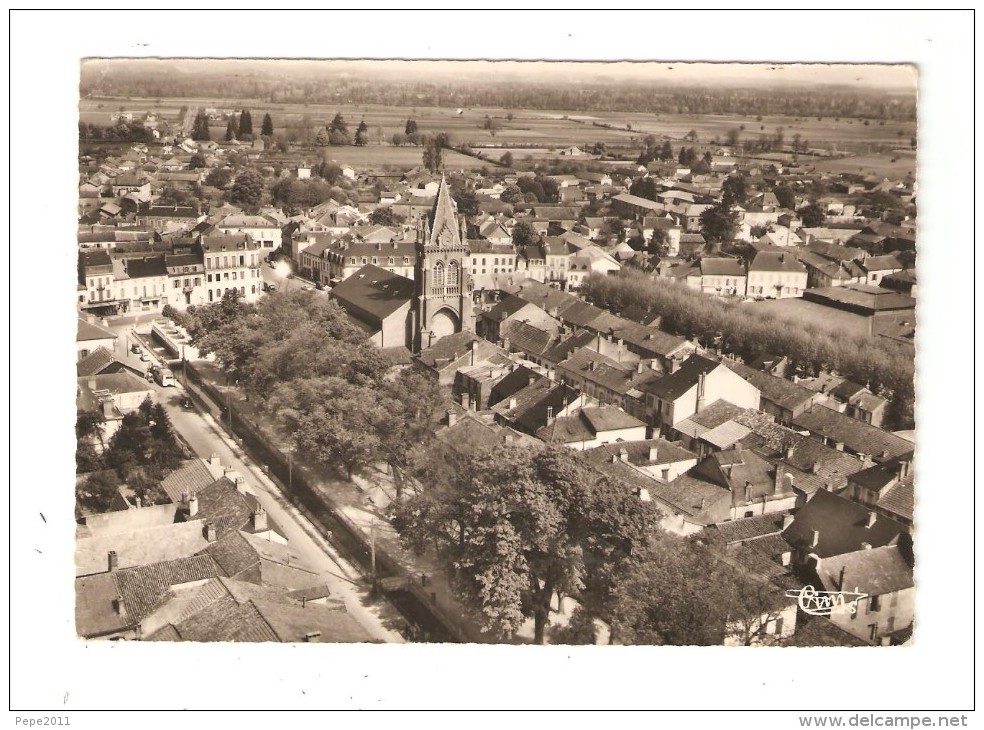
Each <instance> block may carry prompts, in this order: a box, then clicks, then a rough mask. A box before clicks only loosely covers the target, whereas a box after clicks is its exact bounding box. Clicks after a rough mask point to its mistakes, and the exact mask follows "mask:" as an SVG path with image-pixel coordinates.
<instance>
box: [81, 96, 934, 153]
mask: <svg viewBox="0 0 984 730" xmlns="http://www.w3.org/2000/svg"><path fill="white" fill-rule="evenodd" d="M182 105H187V106H190V107H195V106H200V107H209V108H219V109H229V110H233V109H234V110H241V109H249V110H250V113H251V115H252V117H253V124H254V127H258V126H259V124H260V122H261V121H262V119H263V115H264V114H265V113H267V112H269V113H270V115H271V117H272V119H273V124H274V128H275V130H279V131H282V130H283V129H284V128H285V127H286V126H287V124H288V123H293V124H298V123H300V121H301V120H302V118H303V117H305V116H307V117H308V119H309V121H310V123H311V125H312V126H313V127H314V128H317V127H319V126H322V125H324V124H327V123H328V122H330V121H331V119H332V117H334V115H335V114H336V113H338V112H340V113H341V114H342V115H343V116H344V117H345V119H346V121H347V122H348V125H349V129H350V131H351V132H352V133H354V131H355V127H356V126H358V124H359V122H360V120H362V119H365V121H366V124H367V125H368V126H369V137H370V139H371V140H373V141H376V140H377V139H379V138H381V139H382V140H384V141H388V140H389V139H390V138H391V137H392V136H393V134H394V133H396V132H401V133H402V132H403V130H404V124H405V123H406V120H407V119H408V118H412V119H414V120H415V121H416V122H417V124H418V127H419V129H420V131H421V132H422V133H428V132H431V133H433V132H441V131H444V132H448V133H449V134H450V135H451V137H452V141H453V142H455V143H459V144H460V143H464V144H469V145H472V146H480V145H481V146H484V145H489V146H502V147H520V148H521V147H527V146H529V147H544V146H556V147H565V146H570V145H577V146H579V147H584V146H588V145H592V144H594V143H595V142H604V143H606V144H608V145H612V144H615V145H632V146H638V145H640V142H641V138H642V137H644V136H646V135H649V134H653V135H656V136H657V137H669V138H670V139H671V140H673V141H674V142H682V141H683V138H684V136H685V135H687V133H688V132H690V130H691V129H692V130H694V131H696V132H697V137H698V143H710V142H711V141H712V140H713V139H714V138H715V137H717V138H719V139H720V140H724V139H725V138H726V136H727V134H728V131H729V130H732V129H737V128H739V127H740V126H744V127H745V129H744V130H743V131H741V132H740V139H742V140H745V141H755V140H757V139H758V138H759V135H761V134H770V135H771V134H773V133H774V132H775V130H776V128H777V127H779V126H781V127H783V130H784V136H785V140H786V141H787V143H791V142H792V138H793V135H794V134H799V135H801V137H802V139H803V140H806V141H808V142H809V144H810V146H811V147H815V148H827V149H836V150H839V151H842V152H855V153H868V152H870V151H871V150H872V148H877V147H878V146H889V147H895V146H899V145H908V143H909V140H910V138H911V137H912V136H913V134H914V133H915V124H914V123H901V122H885V123H884V125H882V124H881V123H879V122H875V121H872V122H870V123H869V125H868V126H865V124H864V123H863V122H862V121H861V120H858V119H846V118H844V119H840V120H839V121H838V120H835V119H833V118H826V117H825V118H824V119H823V120H822V121H818V120H817V119H816V118H815V117H813V118H806V119H804V118H799V119H797V118H793V117H782V116H772V117H764V118H763V119H762V120H761V121H757V120H756V118H754V117H750V116H740V115H734V116H715V115H707V116H696V115H682V114H672V115H656V114H624V113H614V112H610V113H609V112H598V113H591V114H586V113H578V112H565V111H563V110H557V111H529V110H521V109H513V110H508V109H493V108H469V109H462V110H458V109H457V108H451V107H389V106H379V105H355V106H353V105H348V106H341V105H339V106H330V105H316V104H312V105H307V104H282V105H276V106H274V105H271V104H270V103H269V102H258V101H255V100H253V101H251V100H245V99H222V100H215V99H163V100H158V99H127V100H121V99H89V98H87V99H83V100H82V101H81V102H80V118H81V119H82V121H86V122H90V123H95V124H110V123H111V122H110V115H111V114H112V113H113V112H114V111H116V110H118V109H120V108H125V109H126V110H127V111H132V112H134V113H135V114H140V115H142V114H143V113H145V112H147V111H151V110H153V111H157V112H159V113H161V114H163V115H164V116H165V117H166V118H168V119H175V118H176V117H177V115H178V110H179V108H180V107H181V106H182ZM459 111H460V113H459ZM510 114H511V115H512V119H508V118H507V117H508V115H510ZM486 115H488V116H489V117H491V118H492V119H493V121H494V124H495V126H496V127H497V129H496V130H495V133H494V134H492V133H491V132H490V131H489V130H486V129H483V125H484V123H485V117H486ZM595 122H597V123H599V124H611V125H615V126H617V127H619V129H610V128H607V127H597V126H594V123H595ZM627 125H631V131H628V130H626V129H625V127H626V126H627ZM763 128H764V129H763ZM224 132H225V124H224V123H221V124H220V123H217V124H215V125H214V126H213V136H216V137H218V136H220V135H222V134H224Z"/></svg>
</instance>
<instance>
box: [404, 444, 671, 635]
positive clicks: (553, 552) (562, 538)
mask: <svg viewBox="0 0 984 730" xmlns="http://www.w3.org/2000/svg"><path fill="white" fill-rule="evenodd" d="M395 525H396V527H397V529H398V530H399V531H400V534H401V537H402V538H403V539H404V541H405V542H406V544H407V545H408V546H409V547H411V548H412V549H414V550H415V551H417V552H423V551H424V550H425V549H426V548H427V547H429V546H434V547H435V548H436V552H437V555H438V557H439V559H440V560H441V561H442V562H443V563H444V564H446V565H447V566H448V569H449V572H450V576H451V582H452V585H453V587H454V589H455V591H456V592H457V594H458V595H459V596H460V597H461V598H462V600H464V601H465V602H466V603H468V604H470V605H472V606H474V607H475V608H477V609H479V610H480V611H481V612H482V615H483V617H484V619H485V629H486V630H487V631H490V632H494V633H497V634H499V635H500V636H509V635H512V634H514V633H515V632H516V631H517V630H518V629H519V628H520V626H521V625H522V624H523V623H524V621H525V620H526V619H527V618H532V619H533V622H534V641H535V642H536V643H538V644H542V643H545V640H546V629H547V626H548V623H549V615H550V605H551V602H552V599H553V597H554V596H555V595H556V596H560V597H563V596H565V595H572V594H577V593H580V592H581V591H584V590H590V588H589V586H592V585H603V584H605V583H606V582H607V579H606V576H607V575H608V574H611V573H612V572H613V566H617V565H618V564H620V562H622V561H624V560H626V559H627V557H628V556H629V555H631V554H632V552H633V550H634V549H636V547H637V546H638V545H640V544H641V542H642V540H643V539H644V536H645V534H646V532H647V531H648V530H650V529H652V527H653V512H652V511H651V510H650V509H649V505H648V504H647V503H640V502H639V500H638V499H637V498H636V497H635V496H633V495H632V494H631V492H629V491H628V490H626V489H624V488H623V487H621V486H620V485H615V484H612V483H610V482H609V480H607V479H605V478H601V479H599V478H598V473H597V472H595V471H594V470H593V469H592V468H591V467H590V466H589V465H588V464H587V463H586V462H585V461H584V459H583V457H581V456H580V455H578V454H576V453H574V452H572V451H570V450H568V449H565V448H563V447H547V448H545V449H543V450H539V451H535V450H530V449H523V448H506V449H497V450H495V451H485V452H481V453H479V454H476V455H475V456H474V457H472V458H471V459H469V460H468V462H467V468H466V469H464V470H461V471H459V472H458V473H457V476H456V477H454V478H453V480H452V481H451V483H449V484H446V485H442V486H441V487H439V488H438V489H436V490H434V491H430V490H429V491H428V492H424V493H423V494H419V495H417V496H415V497H413V498H411V499H409V500H407V501H406V502H405V503H404V504H403V505H401V507H400V508H399V510H398V514H397V518H396V520H395ZM615 570H616V572H617V568H616V569H615Z"/></svg>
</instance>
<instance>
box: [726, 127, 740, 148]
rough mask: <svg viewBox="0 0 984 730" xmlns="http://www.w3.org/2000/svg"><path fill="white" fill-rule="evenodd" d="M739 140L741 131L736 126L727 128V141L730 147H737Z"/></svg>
mask: <svg viewBox="0 0 984 730" xmlns="http://www.w3.org/2000/svg"><path fill="white" fill-rule="evenodd" d="M740 141H741V132H740V131H739V130H738V128H737V127H732V128H731V129H729V130H728V136H727V142H728V145H730V146H731V147H737V146H738V143H739V142H740Z"/></svg>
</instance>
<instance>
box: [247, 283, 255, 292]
mask: <svg viewBox="0 0 984 730" xmlns="http://www.w3.org/2000/svg"><path fill="white" fill-rule="evenodd" d="M249 291H250V293H251V294H256V284H253V286H251V287H250V288H249Z"/></svg>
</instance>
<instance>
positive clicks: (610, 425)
mask: <svg viewBox="0 0 984 730" xmlns="http://www.w3.org/2000/svg"><path fill="white" fill-rule="evenodd" d="M581 417H582V418H583V419H584V420H586V421H587V423H588V425H589V427H590V428H591V430H592V431H593V432H594V433H602V432H604V431H616V430H619V429H623V428H638V427H639V426H645V425H646V424H645V423H644V422H643V421H640V420H639V419H638V418H636V417H635V416H633V415H630V414H628V413H626V412H625V411H623V410H622V409H621V408H616V407H615V406H597V407H593V408H582V409H581Z"/></svg>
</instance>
